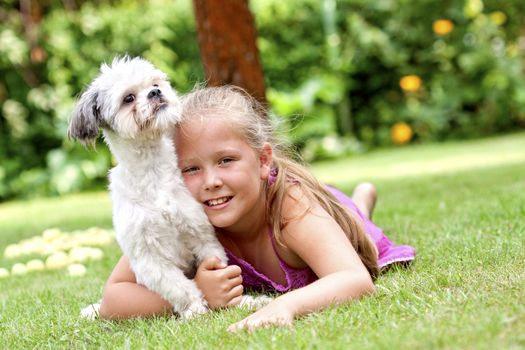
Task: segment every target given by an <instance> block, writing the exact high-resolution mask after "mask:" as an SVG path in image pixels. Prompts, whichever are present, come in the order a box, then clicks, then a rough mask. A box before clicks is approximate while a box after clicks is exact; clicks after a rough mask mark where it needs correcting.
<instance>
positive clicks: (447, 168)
mask: <svg viewBox="0 0 525 350" xmlns="http://www.w3.org/2000/svg"><path fill="white" fill-rule="evenodd" d="M524 150H525V134H524V133H518V134H514V135H507V136H499V137H493V138H491V139H486V140H475V141H469V142H459V141H457V142H447V143H444V144H440V145H439V146H436V145H435V144H425V145H418V146H412V147H400V148H389V149H384V150H378V151H373V152H370V153H367V154H365V155H363V156H359V157H353V158H348V159H339V160H336V161H330V162H321V163H317V164H315V165H314V166H313V167H312V170H313V171H314V172H315V174H316V175H317V177H318V178H319V179H321V180H322V181H324V182H329V183H344V182H355V181H359V180H360V181H363V180H381V179H395V178H407V177H417V176H421V175H432V174H436V175H438V174H451V173H455V172H458V171H463V170H469V169H479V168H487V167H493V166H498V165H507V164H520V163H521V164H525V151H524Z"/></svg>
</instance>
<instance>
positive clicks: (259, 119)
mask: <svg viewBox="0 0 525 350" xmlns="http://www.w3.org/2000/svg"><path fill="white" fill-rule="evenodd" d="M182 114H183V118H192V119H193V118H196V117H197V118H202V119H205V118H207V117H213V116H217V115H219V116H220V117H221V119H225V120H226V121H228V122H230V123H231V124H232V128H234V130H235V131H236V132H239V133H240V134H241V135H242V136H243V137H244V138H245V140H246V141H247V143H248V144H249V145H250V146H251V147H252V148H253V149H254V150H255V151H257V152H260V151H261V150H262V148H263V145H264V144H265V143H266V142H268V143H270V144H271V145H272V147H273V149H274V154H273V156H272V167H273V168H276V169H277V177H276V180H275V183H274V184H273V185H272V186H266V199H267V202H268V205H267V218H268V221H269V223H270V224H271V225H272V228H273V233H274V235H275V239H276V241H277V242H279V243H280V244H282V240H281V231H282V230H283V229H284V228H285V227H286V225H287V224H288V223H289V222H290V221H291V220H295V219H297V218H292V219H285V218H284V215H283V213H282V204H283V200H284V198H285V197H286V195H287V190H288V188H289V186H290V184H291V183H294V184H296V185H297V186H300V188H301V191H302V192H303V193H304V194H305V195H306V197H307V199H308V200H309V201H310V203H319V204H320V205H321V207H322V208H323V209H324V210H326V211H327V212H328V214H330V215H331V216H332V217H333V218H334V219H335V220H336V222H337V223H338V224H339V226H340V227H341V228H342V229H343V231H344V232H345V234H346V236H347V237H348V239H349V240H350V242H351V243H352V245H353V247H354V249H355V250H356V251H357V254H359V257H360V258H361V261H362V262H363V263H364V265H365V266H366V268H367V269H368V271H369V273H370V275H371V276H372V278H375V277H376V276H377V274H378V272H379V268H378V266H377V251H376V249H375V247H374V244H373V242H372V241H371V240H370V239H369V238H368V234H367V233H366V232H365V231H364V228H363V222H362V221H361V219H360V218H359V217H357V215H356V214H354V213H352V212H351V211H349V210H347V209H346V207H345V206H343V205H342V204H341V203H339V201H338V200H337V199H336V198H335V197H334V196H333V195H332V193H330V192H329V191H328V190H327V189H326V188H325V187H324V186H323V185H322V184H321V183H320V182H319V181H318V180H317V179H316V178H315V177H314V176H312V175H311V174H310V172H309V171H308V170H307V169H306V168H305V167H304V166H303V165H301V164H300V163H299V162H298V161H296V160H294V157H293V156H292V155H291V152H290V151H289V148H288V147H286V146H284V143H283V142H278V140H277V139H276V137H275V132H274V127H273V124H272V120H271V118H270V116H269V115H268V111H267V109H266V108H265V107H264V106H262V105H261V104H260V103H259V102H257V100H255V99H254V98H253V97H252V96H250V95H249V94H248V93H247V92H246V91H244V90H243V89H241V88H239V87H236V86H231V85H227V86H221V87H208V88H198V89H196V90H195V91H193V92H191V93H189V94H187V95H186V96H184V97H183V102H182ZM304 214H306V212H305V213H304ZM304 214H303V215H304Z"/></svg>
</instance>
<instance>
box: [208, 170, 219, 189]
mask: <svg viewBox="0 0 525 350" xmlns="http://www.w3.org/2000/svg"><path fill="white" fill-rule="evenodd" d="M221 186H222V180H221V178H220V176H217V174H216V173H215V172H214V171H208V172H206V179H205V181H204V189H205V190H207V191H211V190H215V189H218V188H221Z"/></svg>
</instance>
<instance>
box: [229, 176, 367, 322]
mask: <svg viewBox="0 0 525 350" xmlns="http://www.w3.org/2000/svg"><path fill="white" fill-rule="evenodd" d="M303 197H304V196H303V195H302V192H301V190H300V189H299V188H298V187H297V186H292V187H291V188H290V195H289V196H288V197H287V198H286V199H285V201H284V203H283V210H282V212H283V213H290V214H289V215H290V217H291V218H298V219H296V220H292V221H291V222H290V223H289V224H288V225H287V226H286V228H285V230H284V231H283V232H282V238H283V243H284V244H285V246H286V249H287V250H288V252H289V253H290V254H287V255H291V256H292V257H293V256H295V259H294V260H295V261H296V262H297V263H298V264H301V263H305V264H306V265H308V266H309V267H310V268H311V269H312V270H313V271H314V272H315V274H316V275H317V276H318V277H319V279H318V280H317V281H315V282H313V283H311V284H309V285H308V286H305V287H303V288H300V289H296V290H294V291H291V292H288V293H286V294H283V295H281V296H280V297H278V298H276V299H275V300H274V301H273V302H271V303H270V304H268V305H267V306H265V307H264V308H262V309H260V310H259V311H257V312H255V313H254V314H252V315H250V316H249V317H247V318H245V319H244V320H242V321H240V322H238V323H236V324H233V325H232V326H230V328H229V330H230V331H237V330H240V329H248V330H253V329H254V328H257V327H261V326H268V325H272V324H277V325H288V324H291V323H292V321H293V319H294V318H295V317H298V316H301V315H304V314H307V313H310V312H312V311H315V310H319V309H322V308H325V307H327V306H329V305H332V304H338V303H343V302H346V301H348V300H351V299H356V298H359V297H361V296H364V295H367V294H371V293H373V292H374V291H375V287H374V284H373V282H372V278H371V277H370V274H369V273H368V270H367V269H366V267H365V266H364V265H363V263H362V262H361V259H360V258H359V256H358V254H357V252H356V251H355V249H354V248H353V246H352V244H351V243H350V241H349V240H348V238H347V237H346V235H345V233H344V231H343V230H342V229H341V227H340V226H339V225H338V224H337V222H336V221H335V220H334V219H333V218H332V217H331V216H330V215H329V214H328V213H327V212H326V211H325V210H324V209H322V208H321V206H319V205H313V207H312V208H311V210H310V211H309V212H308V213H307V214H306V215H304V216H301V215H302V213H304V211H305V210H306V209H308V208H307V205H308V203H309V202H308V200H306V199H305V198H303Z"/></svg>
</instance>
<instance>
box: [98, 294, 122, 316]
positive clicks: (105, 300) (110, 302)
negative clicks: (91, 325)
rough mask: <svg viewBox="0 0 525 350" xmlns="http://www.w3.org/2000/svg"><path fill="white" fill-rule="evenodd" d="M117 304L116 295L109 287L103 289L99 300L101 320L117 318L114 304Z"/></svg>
mask: <svg viewBox="0 0 525 350" xmlns="http://www.w3.org/2000/svg"><path fill="white" fill-rule="evenodd" d="M117 304H118V295H116V293H113V292H112V289H111V288H107V287H106V289H105V290H104V293H103V295H102V301H101V302H100V309H99V317H100V318H101V319H103V320H114V319H116V318H118V313H117V310H116V305H117Z"/></svg>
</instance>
